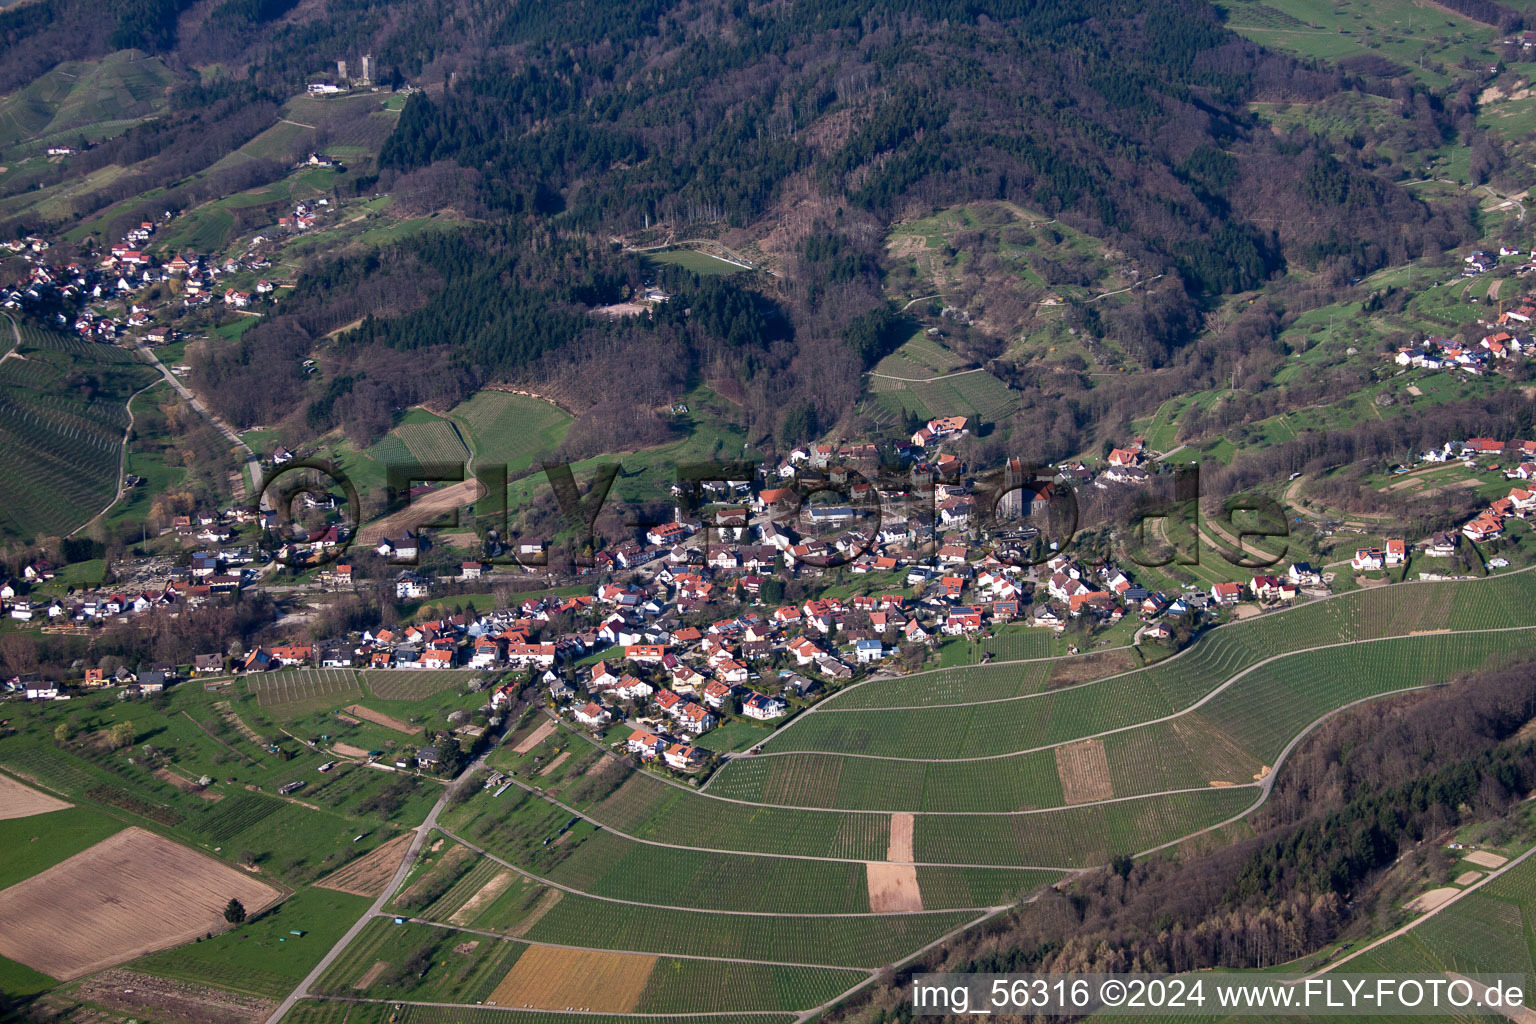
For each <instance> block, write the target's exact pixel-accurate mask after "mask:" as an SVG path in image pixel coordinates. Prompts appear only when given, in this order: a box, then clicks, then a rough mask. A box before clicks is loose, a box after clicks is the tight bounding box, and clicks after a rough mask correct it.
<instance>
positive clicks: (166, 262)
mask: <svg viewBox="0 0 1536 1024" xmlns="http://www.w3.org/2000/svg"><path fill="white" fill-rule="evenodd" d="M306 164H307V165H310V166H318V167H330V166H333V163H332V161H331V160H330V159H329V158H327V157H324V156H322V155H320V154H318V153H312V154H310V156H309V157H308V158H307V161H306ZM330 206H331V200H330V199H328V198H325V197H319V198H316V199H313V200H309V201H300V202H295V203H294V204H292V207H291V209H290V210H289V212H288V213H286V214H282V215H280V216H279V217H278V218H277V221H276V223H275V224H273V225H272V226H271V228H270V229H269V232H268V233H267V234H258V235H256V236H255V237H254V238H252V239H251V240H250V242H249V244H248V245H247V247H246V250H245V251H244V252H243V253H240V254H236V255H229V256H227V257H224V258H217V257H213V256H209V255H200V254H197V253H194V252H190V251H176V252H172V253H165V252H161V253H159V254H157V253H156V250H157V249H162V250H163V249H164V248H165V246H163V245H158V244H157V238H158V237H159V236H160V235H161V234H163V233H164V232H165V231H166V229H167V228H168V227H170V226H171V225H172V224H173V223H174V222H175V220H176V214H174V213H172V212H171V211H169V210H167V211H165V213H164V215H163V216H162V217H160V218H159V219H158V220H153V221H151V220H146V221H143V222H141V223H140V224H139V225H138V226H137V227H134V228H130V229H129V230H128V231H126V232H125V233H124V235H123V237H122V238H121V239H120V240H118V241H117V242H114V243H113V244H112V245H111V246H109V247H108V248H107V249H106V250H105V251H98V250H97V249H96V248H95V247H94V246H92V245H91V244H90V243H89V242H88V241H87V242H85V243H81V244H79V245H69V246H64V247H61V248H63V249H67V251H68V252H69V253H70V255H68V256H67V257H55V256H52V255H50V254H51V253H54V252H55V251H56V247H55V245H54V244H53V243H52V242H50V241H49V240H48V239H46V238H43V237H40V236H38V235H28V236H25V237H22V238H18V239H10V240H7V241H4V242H0V251H4V252H5V253H9V254H11V255H14V256H16V257H19V258H20V259H21V260H23V261H24V262H25V263H26V264H27V265H28V266H27V270H26V273H25V275H24V276H23V277H22V278H20V279H18V280H15V281H12V282H10V283H9V284H0V308H4V309H8V310H14V311H17V312H21V311H23V310H27V311H35V310H40V309H47V310H51V311H52V318H53V320H54V321H55V323H56V324H57V325H58V327H59V328H61V329H64V330H69V331H72V332H74V333H75V334H76V335H78V336H79V337H81V338H84V339H86V340H88V341H93V342H101V343H106V344H135V343H142V344H147V345H150V346H159V345H166V344H170V343H173V342H175V341H177V340H178V339H179V338H180V337H181V336H182V335H184V334H185V333H186V331H188V330H189V329H202V328H205V327H206V326H208V325H207V323H206V322H205V321H206V318H205V317H204V318H192V319H189V318H188V317H189V314H192V313H193V312H195V311H198V310H207V309H215V308H216V309H225V310H230V311H235V312H240V313H247V312H249V313H251V314H252V315H254V314H255V312H256V308H257V307H258V306H262V305H270V304H271V303H273V302H275V301H276V299H277V298H278V291H279V289H280V288H281V287H283V286H284V284H285V282H284V281H283V280H280V279H279V278H280V277H286V276H289V275H290V272H289V271H287V270H285V269H282V268H277V269H274V263H273V255H274V254H275V251H276V245H277V241H278V240H279V239H280V238H284V237H287V236H291V235H297V234H301V233H303V232H306V231H309V230H311V229H313V228H315V227H316V225H317V224H320V223H321V222H322V221H323V220H324V219H325V218H326V217H327V215H328V213H329V212H330V210H329V208H330ZM269 234H270V236H271V237H268V235H269Z"/></svg>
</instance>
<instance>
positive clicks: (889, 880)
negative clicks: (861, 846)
mask: <svg viewBox="0 0 1536 1024" xmlns="http://www.w3.org/2000/svg"><path fill="white" fill-rule="evenodd" d="M864 878H865V883H866V884H867V885H868V886H869V909H870V910H872V911H874V912H875V913H877V914H899V913H901V912H902V911H906V910H922V909H923V892H922V890H921V889H919V888H918V886H917V868H915V867H913V866H912V865H911V864H884V863H881V862H880V861H870V862H868V863H867V864H865V865H864Z"/></svg>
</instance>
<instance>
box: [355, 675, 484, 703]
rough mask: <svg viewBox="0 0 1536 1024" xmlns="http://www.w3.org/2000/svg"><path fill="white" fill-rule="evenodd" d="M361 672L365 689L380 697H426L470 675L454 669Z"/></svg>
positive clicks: (416, 698) (461, 681) (414, 698)
mask: <svg viewBox="0 0 1536 1024" xmlns="http://www.w3.org/2000/svg"><path fill="white" fill-rule="evenodd" d="M361 675H362V680H363V685H364V686H365V687H367V689H368V692H369V693H371V694H373V695H374V696H375V697H377V698H379V699H380V700H426V699H427V698H428V697H435V696H437V695H438V694H439V693H442V692H443V691H444V690H450V689H452V688H453V687H455V686H458V685H459V684H460V683H463V682H465V681H467V680H468V679H470V678H471V676H470V675H469V674H467V673H465V672H463V671H456V670H453V669H441V670H434V669H425V670H420V671H414V672H395V671H373V672H363V673H361Z"/></svg>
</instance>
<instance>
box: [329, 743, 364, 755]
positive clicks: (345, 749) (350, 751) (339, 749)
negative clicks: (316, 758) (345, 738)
mask: <svg viewBox="0 0 1536 1024" xmlns="http://www.w3.org/2000/svg"><path fill="white" fill-rule="evenodd" d="M331 749H332V750H334V751H336V753H338V754H340V755H341V756H342V757H367V756H368V751H366V750H364V749H363V748H362V747H354V746H353V745H352V744H350V743H332V744H331Z"/></svg>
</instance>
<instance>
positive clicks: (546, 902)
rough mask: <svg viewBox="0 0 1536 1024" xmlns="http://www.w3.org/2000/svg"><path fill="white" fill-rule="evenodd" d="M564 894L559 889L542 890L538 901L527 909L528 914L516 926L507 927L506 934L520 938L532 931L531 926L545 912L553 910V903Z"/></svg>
mask: <svg viewBox="0 0 1536 1024" xmlns="http://www.w3.org/2000/svg"><path fill="white" fill-rule="evenodd" d="M564 895H565V892H564V890H561V889H546V890H544V895H542V896H540V897H539V901H538V902H537V903H535V904H534V905H533V909H532V910H530V911H528V916H527V917H525V918H523V919H522V920H521V921H519V922H518V923H517V925H516V927H513V928H508V929H507V934H508V935H513V936H517V937H519V938H521V937H522V936H524V935H527V934H528V933H529V932H531V931H533V926H534V925H536V924H538V923H539V921H540V920H542V919H543V917H544V915H545V914H547V913H549V912H550V911H551V910H554V909H555V904H557V903H559V902H560V899H561V897H563V896H564Z"/></svg>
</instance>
